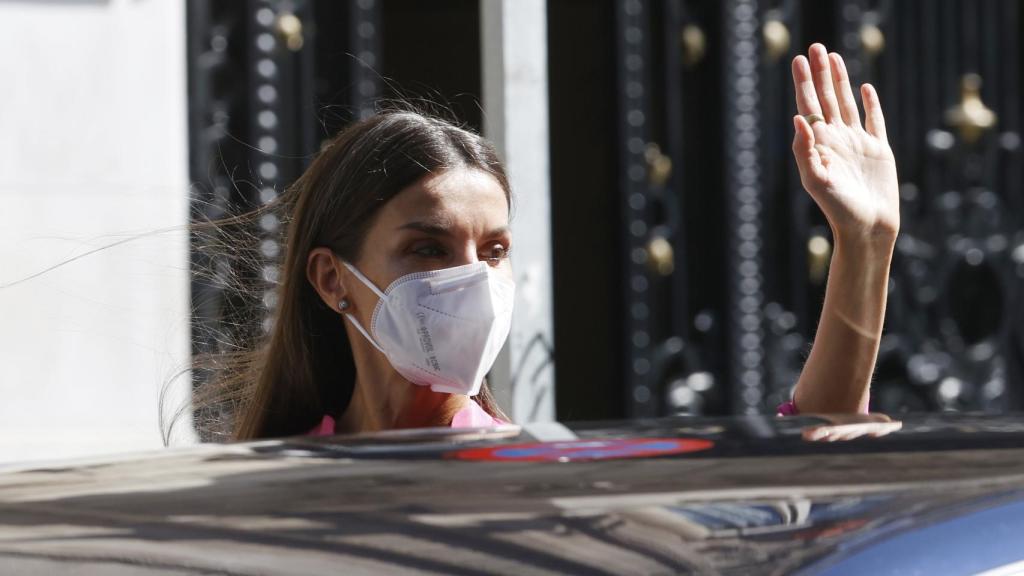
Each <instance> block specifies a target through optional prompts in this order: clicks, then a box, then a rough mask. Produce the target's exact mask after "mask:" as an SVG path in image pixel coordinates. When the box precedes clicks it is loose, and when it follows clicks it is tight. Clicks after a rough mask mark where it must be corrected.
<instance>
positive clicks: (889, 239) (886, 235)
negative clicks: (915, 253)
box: [832, 228, 899, 264]
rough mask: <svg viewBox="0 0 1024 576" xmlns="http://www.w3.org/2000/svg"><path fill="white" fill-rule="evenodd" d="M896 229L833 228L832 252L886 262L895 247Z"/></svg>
mask: <svg viewBox="0 0 1024 576" xmlns="http://www.w3.org/2000/svg"><path fill="white" fill-rule="evenodd" d="M898 233H899V230H898V229H884V230H856V231H841V230H838V229H835V228H833V230H832V238H833V243H834V244H835V246H834V248H833V252H834V253H836V254H837V253H839V252H843V253H845V254H847V255H849V256H858V255H859V256H863V257H865V258H870V259H872V260H879V261H885V262H886V263H887V264H888V261H889V259H890V258H891V257H892V253H893V251H894V250H895V249H896V237H897V235H898Z"/></svg>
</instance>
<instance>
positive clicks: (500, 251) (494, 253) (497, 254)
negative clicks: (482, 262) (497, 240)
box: [484, 244, 508, 264]
mask: <svg viewBox="0 0 1024 576" xmlns="http://www.w3.org/2000/svg"><path fill="white" fill-rule="evenodd" d="M484 258H485V259H486V260H488V261H489V262H491V263H492V264H498V263H500V262H501V261H502V260H504V259H505V258H508V248H505V247H504V246H502V245H501V244H495V245H494V246H491V248H490V249H489V250H487V251H486V252H485V254H484Z"/></svg>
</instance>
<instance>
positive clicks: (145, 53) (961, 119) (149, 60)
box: [0, 0, 1024, 463]
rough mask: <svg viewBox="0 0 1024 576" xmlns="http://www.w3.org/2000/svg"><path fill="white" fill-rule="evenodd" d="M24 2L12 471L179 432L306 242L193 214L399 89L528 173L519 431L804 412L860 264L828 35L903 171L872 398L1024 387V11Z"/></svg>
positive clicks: (16, 29) (231, 209)
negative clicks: (823, 345) (807, 167)
mask: <svg viewBox="0 0 1024 576" xmlns="http://www.w3.org/2000/svg"><path fill="white" fill-rule="evenodd" d="M0 21H3V22H5V24H6V25H7V27H8V29H9V30H10V31H11V33H9V34H6V35H5V36H4V37H2V38H0V54H2V56H0V77H2V78H3V79H4V81H3V83H2V84H0V129H2V131H0V150H2V153H0V198H2V199H3V203H2V204H0V206H2V208H0V209H2V211H3V214H4V218H3V226H0V286H2V288H0V360H2V368H0V463H3V462H12V461H18V460H27V459H39V458H54V457H61V456H70V455H83V454H92V453H98V452H111V451H125V450H137V449H144V448H150V447H155V446H160V445H162V444H163V434H162V432H161V428H162V426H164V425H165V424H166V422H167V419H168V411H167V410H162V409H161V402H160V400H161V397H163V398H164V399H165V402H164V403H163V404H164V405H165V406H166V405H174V404H175V403H177V405H181V404H182V403H184V402H187V400H188V397H189V394H190V390H191V389H192V387H193V386H196V385H201V384H202V382H203V378H204V374H203V373H201V372H198V371H197V372H194V373H193V372H189V371H188V368H189V366H190V362H191V358H193V357H196V356H197V355H201V354H204V353H208V352H216V351H217V350H218V347H219V346H221V345H222V341H221V340H222V338H221V336H223V335H224V334H230V335H231V337H232V338H237V339H240V340H245V339H247V338H258V337H259V335H260V334H261V333H262V332H263V331H265V330H266V329H267V327H268V323H269V322H270V321H271V320H270V318H271V312H272V310H273V307H274V305H275V299H274V294H273V288H274V284H275V281H276V262H277V259H278V258H279V257H280V256H281V253H282V251H281V247H280V244H279V243H280V233H281V222H280V219H279V218H277V217H276V216H274V215H272V214H269V215H267V216H265V217H263V218H261V219H260V220H259V221H258V225H257V226H255V227H254V228H253V230H252V234H251V235H250V237H251V242H250V245H248V246H239V247H237V250H239V251H247V252H246V253H252V254H255V255H256V257H255V258H246V259H242V260H239V259H232V258H230V257H227V258H223V259H218V256H217V255H216V254H211V252H210V251H209V250H207V248H208V247H209V245H210V242H211V236H210V234H209V233H202V234H197V233H189V232H188V224H189V222H204V221H208V220H216V219H218V218H223V217H225V216H228V215H230V214H236V213H239V212H242V211H245V210H249V209H253V208H257V207H259V206H261V205H263V204H265V203H267V202H271V201H273V200H274V198H276V197H277V195H278V194H280V193H281V192H282V191H283V190H284V189H285V188H286V187H287V186H288V184H289V183H290V182H292V181H293V180H294V179H295V178H296V177H297V176H298V175H299V174H301V172H302V170H303V169H304V168H305V166H306V165H308V163H309V161H310V159H311V156H312V155H313V154H315V153H316V151H317V150H318V149H319V147H320V145H321V142H323V141H324V140H325V139H327V138H328V137H330V136H331V135H332V134H334V133H335V132H336V131H337V130H338V129H340V128H341V127H343V126H345V125H346V123H349V122H351V121H353V120H354V119H358V118H360V117H364V116H365V115H367V114H370V113H372V111H373V110H374V109H375V107H376V106H377V105H378V103H379V102H380V101H382V100H394V99H404V100H408V101H412V102H414V103H419V105H420V106H422V107H424V108H425V109H427V110H428V111H432V112H434V113H437V114H440V115H442V116H444V117H447V118H449V119H453V120H455V121H457V122H460V123H463V124H465V125H467V126H469V127H472V128H473V129H475V130H478V131H482V132H483V133H484V134H485V135H486V136H487V137H488V138H490V139H492V140H493V141H494V142H495V144H496V145H497V147H498V148H499V151H500V152H501V153H502V155H503V157H504V158H505V159H506V162H507V164H508V167H509V170H510V173H511V176H512V184H513V187H514V189H515V192H516V194H517V202H516V211H515V215H514V218H515V219H514V221H513V230H514V233H515V234H516V244H517V247H516V249H515V251H514V252H513V254H514V256H513V260H514V262H513V264H514V266H515V269H516V276H517V282H518V284H519V287H520V290H519V295H518V301H517V307H518V308H517V317H516V326H515V327H514V328H513V334H512V337H511V339H510V343H509V346H508V347H507V350H506V352H505V354H504V355H503V357H502V359H501V360H500V361H499V363H498V366H496V367H495V369H494V372H493V373H492V379H493V380H494V382H495V384H496V385H497V391H498V395H499V399H500V400H501V402H502V405H503V406H505V407H506V408H507V409H508V410H509V411H510V412H511V415H512V416H513V418H515V419H516V420H517V421H524V422H525V421H531V420H550V419H556V418H557V419H560V420H592V419H611V418H626V417H648V416H657V415H665V414H706V415H724V414H752V413H764V414H771V413H773V410H774V408H775V406H776V405H777V404H778V403H779V402H780V401H782V400H783V399H785V398H787V396H788V394H789V391H790V389H791V387H792V386H793V384H794V383H795V382H796V378H797V375H798V373H799V369H800V366H801V364H802V362H803V359H804V357H805V355H806V353H807V351H808V349H809V343H810V340H811V338H812V337H813V333H814V329H815V323H816V320H817V317H818V313H819V311H820V306H821V301H822V297H823V291H824V286H825V280H826V278H827V274H828V263H829V258H830V256H831V236H830V232H829V229H828V226H827V224H826V223H825V221H824V219H823V218H822V216H821V214H820V213H819V212H818V210H817V208H816V207H815V206H814V204H813V202H812V201H811V200H810V198H809V197H808V196H807V195H806V194H805V193H804V192H803V190H802V188H801V186H800V183H799V179H798V176H797V173H796V167H795V164H794V163H793V160H792V155H791V152H790V144H791V140H792V122H791V117H792V115H793V114H795V106H794V104H793V95H792V81H791V78H790V75H789V69H790V68H789V63H790V61H791V59H792V57H793V56H795V55H796V54H798V53H801V52H805V51H806V49H807V47H808V46H809V45H810V44H811V43H812V42H816V41H820V42H824V43H825V44H826V45H827V46H828V47H829V48H830V49H831V50H834V51H838V52H840V53H841V54H842V55H843V56H844V58H845V59H846V62H847V65H848V68H849V70H850V72H851V75H852V76H853V79H854V81H855V83H860V82H872V83H873V84H875V86H876V87H877V88H878V91H879V94H880V96H881V99H882V103H883V106H884V108H885V112H886V117H887V122H888V133H889V138H890V141H891V144H892V147H893V150H894V151H895V154H896V158H897V165H898V169H899V173H900V178H901V198H902V211H903V228H902V231H901V238H900V240H899V242H898V245H897V251H896V256H895V259H894V263H893V269H892V281H891V284H890V287H889V294H890V300H889V308H888V315H887V320H886V332H885V337H884V340H883V342H882V350H881V353H880V358H879V365H878V370H877V375H876V381H875V384H874V387H873V394H872V409H873V410H878V411H884V412H889V413H899V412H901V411H942V410H976V411H985V412H1005V411H1011V410H1019V409H1020V408H1021V405H1022V403H1024V379H1022V369H1024V354H1022V353H1024V348H1022V346H1024V342H1022V340H1021V337H1022V333H1021V328H1024V317H1022V311H1024V308H1022V305H1024V303H1021V302H1020V295H1021V294H1022V292H1021V290H1020V288H1021V282H1022V279H1024V223H1022V221H1021V219H1022V216H1024V210H1022V208H1024V206H1022V203H1024V190H1022V189H1021V184H1022V178H1024V163H1022V157H1021V135H1020V129H1021V112H1022V108H1024V100H1022V98H1021V92H1020V78H1021V72H1022V47H1021V42H1020V34H1021V30H1022V27H1024V20H1022V6H1021V2H1019V0H979V1H971V0H900V1H895V0H815V1H804V2H800V1H796V0H772V1H765V0H761V1H758V0H546V1H545V0H441V1H434V2H423V1H419V0H351V1H346V2H342V1H328V0H291V1H288V0H237V1H234V0H232V1H228V0H223V1H216V0H188V1H161V0H31V1H30V0H22V1H18V0H0ZM222 240H225V243H226V240H227V239H222ZM229 256H230V255H229ZM239 262H244V264H239ZM55 265H60V266H59V267H58V268H56V269H54V270H49V271H48V269H49V268H50V267H52V266H55ZM238 266H243V268H242V269H239V268H238ZM40 272H45V273H43V274H41V275H38V276H37V274H38V273H40ZM232 277H245V278H249V279H251V280H252V281H253V282H257V283H259V284H260V285H261V286H262V287H263V293H262V294H261V295H260V296H259V297H258V298H254V297H251V296H247V295H246V294H244V293H242V292H238V291H236V290H234V289H233V287H232V286H233V284H232V282H231V281H229V280H228V278H232ZM168 400H169V401H168ZM186 416H187V414H186ZM187 424H188V422H187V418H186V422H184V424H180V425H179V426H178V427H177V428H176V432H175V433H174V434H172V438H171V439H170V440H171V443H172V444H176V443H187V442H191V441H194V440H195V439H196V436H195V434H193V433H191V431H190V430H189V426H188V425H187Z"/></svg>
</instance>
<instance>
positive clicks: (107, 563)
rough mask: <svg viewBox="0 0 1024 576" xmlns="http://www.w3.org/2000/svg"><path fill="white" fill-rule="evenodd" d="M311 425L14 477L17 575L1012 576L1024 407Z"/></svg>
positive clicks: (10, 489)
mask: <svg viewBox="0 0 1024 576" xmlns="http://www.w3.org/2000/svg"><path fill="white" fill-rule="evenodd" d="M900 420H901V422H902V428H901V429H900V430H898V431H895V432H893V433H891V434H888V435H885V436H882V437H877V438H868V437H861V438H857V439H853V440H849V441H844V442H812V441H808V440H807V439H806V438H807V435H806V430H808V429H809V428H811V427H815V426H820V425H827V424H829V421H828V420H827V419H825V420H823V419H822V418H819V417H814V416H799V417H789V418H774V417H760V416H749V417H735V418H694V417H673V418H661V419H652V420H640V421H631V422H606V423H588V424H575V425H561V424H557V423H549V424H534V425H528V426H524V427H522V428H520V427H518V426H505V427H499V428H493V429H465V430H456V429H428V430H413V431H396V432H387V433H382V434H376V435H362V436H348V437H345V436H336V437H322V438H317V437H299V438H288V439H282V440H271V441H262V442H252V443H244V444H230V445H201V446H196V447H191V448H179V449H170V450H166V451H162V452H157V453H152V454H144V455H134V456H124V457H118V458H107V459H100V460H96V461H93V462H87V463H81V462H79V463H75V464H67V465H50V466H45V467H33V468H26V469H21V470H9V471H7V472H6V473H3V474H0V571H2V572H4V573H16V574H31V573H44V574H45V573H56V572H64V571H65V569H66V568H67V567H68V566H70V565H73V566H74V567H75V570H76V571H75V573H76V574H334V573H338V574H367V573H372V574H405V573H416V574H422V573H442V574H467V575H469V574H474V575H475V574H496V573H497V574H602V575H603V574H689V573H698V574H793V573H798V574H986V573H987V574H1012V573H1017V572H1015V571H1019V572H1024V419H1021V418H1020V417H1018V416H981V415H965V414H930V415H907V416H904V417H901V418H900Z"/></svg>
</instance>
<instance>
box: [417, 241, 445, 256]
mask: <svg viewBox="0 0 1024 576" xmlns="http://www.w3.org/2000/svg"><path fill="white" fill-rule="evenodd" d="M413 252H414V253H415V254H416V255H418V256H423V257H425V258H442V257H444V256H445V254H446V253H445V251H444V248H442V247H440V246H437V245H433V244H430V245H426V246H419V247H417V248H415V249H414V250H413Z"/></svg>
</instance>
